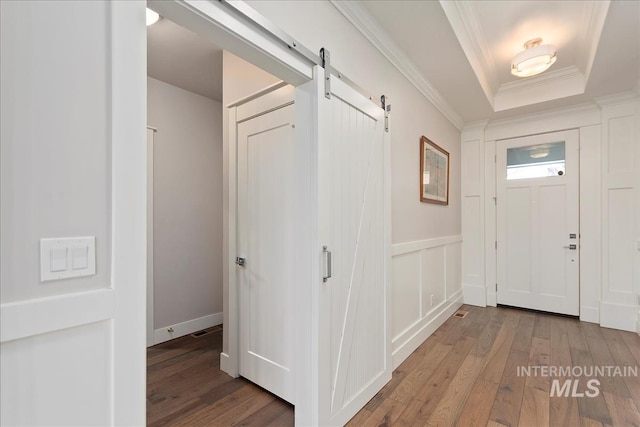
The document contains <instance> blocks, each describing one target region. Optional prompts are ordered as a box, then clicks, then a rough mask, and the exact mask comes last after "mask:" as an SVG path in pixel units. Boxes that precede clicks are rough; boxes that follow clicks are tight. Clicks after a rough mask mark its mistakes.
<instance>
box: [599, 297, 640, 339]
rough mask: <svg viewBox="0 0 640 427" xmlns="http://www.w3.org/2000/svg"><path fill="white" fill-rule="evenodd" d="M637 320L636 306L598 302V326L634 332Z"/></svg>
mask: <svg viewBox="0 0 640 427" xmlns="http://www.w3.org/2000/svg"><path fill="white" fill-rule="evenodd" d="M637 322H638V306H637V305H625V304H615V303H610V302H602V303H600V326H603V327H605V328H613V329H621V330H623V331H629V332H636V331H637Z"/></svg>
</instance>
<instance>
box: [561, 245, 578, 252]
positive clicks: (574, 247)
mask: <svg viewBox="0 0 640 427" xmlns="http://www.w3.org/2000/svg"><path fill="white" fill-rule="evenodd" d="M563 248H565V249H571V250H573V251H575V250H576V249H578V245H569V246H563Z"/></svg>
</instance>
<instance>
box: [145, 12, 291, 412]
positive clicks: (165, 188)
mask: <svg viewBox="0 0 640 427" xmlns="http://www.w3.org/2000/svg"><path fill="white" fill-rule="evenodd" d="M147 33H148V39H147V44H148V52H147V55H148V57H147V64H148V67H147V73H148V86H147V89H148V91H147V92H148V124H149V127H150V130H149V133H148V226H149V230H148V267H149V268H148V280H149V283H148V334H147V337H148V346H151V347H150V348H149V350H148V364H149V370H150V372H149V381H148V399H147V403H148V417H149V420H150V422H152V423H153V422H161V421H162V420H164V421H168V420H171V421H172V422H177V421H179V420H187V419H190V418H189V417H197V416H198V415H197V414H198V413H200V415H202V416H205V417H206V416H209V415H211V413H213V412H211V413H209V412H208V410H207V409H203V408H189V407H188V406H189V405H188V402H186V401H185V402H183V400H185V399H186V400H187V401H188V400H189V399H194V397H195V396H194V395H193V393H189V392H186V390H185V391H184V392H183V393H180V392H177V391H176V389H175V387H174V386H175V385H176V382H177V384H178V387H177V388H178V389H180V387H181V386H180V384H182V385H184V387H187V384H190V387H192V388H194V389H196V390H200V391H202V395H201V396H200V397H199V399H201V400H206V399H208V397H206V396H208V395H210V394H212V393H213V394H216V393H218V392H219V391H220V390H223V389H224V390H226V392H228V393H232V392H233V391H234V390H231V389H234V388H237V389H238V390H240V389H241V390H240V391H239V392H242V393H248V394H254V397H255V396H261V395H260V393H262V392H261V391H260V390H261V389H260V388H259V387H255V386H253V385H251V384H249V383H248V382H247V381H246V380H244V379H232V378H231V377H229V376H227V374H226V373H224V372H222V371H221V370H220V369H219V367H220V357H221V354H224V353H223V348H222V342H223V334H225V333H228V332H227V330H225V326H226V325H222V323H223V318H224V310H223V307H224V306H225V303H224V298H225V295H224V290H223V281H224V278H223V276H224V274H223V270H224V260H225V256H224V251H225V246H224V238H223V235H224V232H223V229H224V222H223V215H224V214H225V209H224V197H225V194H224V193H225V191H224V188H225V187H226V185H227V183H226V182H225V176H224V173H223V170H224V168H225V164H226V159H225V155H226V154H227V153H226V152H225V150H227V149H228V150H233V151H236V149H237V148H236V145H235V141H234V143H233V145H231V144H230V145H229V147H225V141H231V139H233V138H234V137H233V136H231V137H230V136H229V135H236V133H237V132H236V123H235V121H234V123H233V126H232V128H231V127H230V122H229V111H230V108H227V107H226V106H227V105H229V104H233V105H234V107H233V108H232V110H233V112H234V118H235V117H236V111H238V115H237V116H238V124H237V129H238V130H240V131H241V132H244V130H245V129H247V130H248V131H249V132H248V134H247V133H245V142H247V141H249V143H248V144H245V151H244V152H243V156H244V157H243V158H244V159H245V162H244V163H242V164H247V161H248V160H249V159H254V160H255V157H256V155H258V157H259V158H258V159H257V160H258V161H257V162H254V163H255V164H254V165H253V166H252V168H251V171H248V170H246V171H245V174H246V175H247V176H248V177H249V178H250V179H253V178H254V172H256V168H257V169H258V170H257V172H258V173H262V174H264V173H267V174H269V173H270V172H271V175H273V173H279V174H280V176H279V181H278V182H274V181H273V179H274V177H273V176H270V177H267V178H268V179H258V181H257V182H253V181H252V184H251V185H249V186H247V185H246V180H245V181H243V182H245V186H244V187H240V188H244V191H245V193H249V192H251V191H252V189H254V188H258V187H257V185H258V184H260V193H259V194H250V195H248V196H251V197H250V198H249V199H248V200H255V199H257V198H258V197H262V199H263V200H265V197H266V196H268V195H269V194H271V196H270V197H268V199H271V200H273V197H272V196H277V195H278V194H283V193H282V190H283V188H285V187H286V184H287V183H288V182H292V181H293V180H291V179H289V178H290V177H286V176H282V174H283V171H286V166H287V165H286V163H285V162H284V159H286V156H285V155H286V152H287V150H288V149H290V147H288V146H287V145H286V144H289V145H290V144H291V142H292V141H293V126H292V125H293V111H294V110H293V109H294V105H293V93H294V91H293V87H292V86H288V85H286V84H285V83H284V82H282V81H281V80H280V79H278V78H277V77H275V76H273V75H271V74H269V73H267V72H266V71H264V70H262V69H260V68H258V67H256V66H255V65H253V64H251V63H249V62H247V61H244V60H243V59H241V58H239V57H237V56H235V55H233V54H232V53H230V52H228V51H224V50H223V49H222V47H220V46H218V45H216V44H215V43H214V42H212V41H211V40H210V39H209V38H206V37H203V36H201V35H199V34H197V33H194V32H192V31H190V30H189V29H187V28H185V27H183V26H181V25H179V24H177V23H175V22H173V21H171V20H170V19H168V18H167V17H163V18H162V19H160V20H159V21H158V22H157V23H155V24H153V25H151V26H149V27H147ZM225 76H226V78H225ZM278 89H281V90H280V91H278ZM282 89H285V90H286V91H287V92H288V93H287V94H286V96H287V97H288V100H287V101H286V102H285V104H283V105H280V104H278V105H270V106H266V107H265V106H264V105H263V104H261V103H262V102H264V100H265V99H266V98H268V97H269V95H270V94H271V93H272V92H274V93H275V94H276V96H280V95H281V94H282ZM289 98H290V99H289ZM251 101H253V103H252V102H251ZM247 108H251V117H247V116H246V114H245V111H247ZM256 108H257V109H256ZM243 114H244V116H242V115H243ZM282 114H285V115H286V119H287V120H288V122H290V123H289V126H288V128H285V127H282V126H281V127H278V129H276V130H275V135H274V137H271V138H270V136H271V135H272V133H273V132H271V130H272V129H271V127H270V126H268V125H267V127H266V128H264V123H267V122H268V120H272V119H273V117H272V116H274V115H282ZM275 119H276V120H278V119H281V117H276V118H275ZM265 120H267V121H265ZM256 126H258V127H261V126H262V128H261V130H257V131H256V129H254V128H255V127H256ZM263 128H264V129H263ZM256 134H257V136H258V137H259V138H258V139H259V141H256V138H253V136H256ZM283 136H286V137H287V138H283ZM229 138H231V139H229ZM283 141H284V143H285V145H284V146H283V145H282V143H283ZM256 142H257V144H256ZM254 146H256V147H255V149H254ZM247 148H248V150H247ZM278 148H280V150H279V151H280V153H279V155H278V156H276V157H266V158H265V154H269V153H273V152H274V150H276V151H277V150H278ZM256 149H257V150H258V151H259V152H258V153H257V154H256ZM261 154H262V156H261V157H260V155H261ZM249 164H251V163H249ZM234 168H235V167H234ZM265 168H267V169H270V170H265ZM249 172H251V173H249ZM262 178H264V176H263V177H262ZM276 178H278V177H276ZM270 182H271V183H272V185H271V188H268V186H267V184H269V183H270ZM276 190H278V191H276ZM254 196H255V197H254ZM245 199H246V197H245ZM270 206H271V207H272V208H273V209H275V211H274V212H272V215H271V216H272V217H274V216H275V214H276V213H277V210H278V209H279V208H282V203H280V204H277V203H276V204H273V203H263V204H262V205H261V212H262V214H263V215H264V214H265V209H267V208H269V207H270ZM234 211H235V208H234ZM284 218H285V219H286V217H284ZM250 219H251V218H247V220H250ZM254 222H255V221H254ZM241 225H243V224H238V231H242V230H243V229H244V227H242V226H241ZM266 231H267V232H268V231H269V230H266ZM263 234H265V233H263ZM266 237H268V233H267V235H266V236H262V237H261V238H260V239H259V242H264V240H265V238H266ZM272 243H273V242H272ZM263 244H264V243H263ZM262 252H264V251H262ZM257 258H258V257H257V256H253V257H249V259H250V260H251V261H250V264H249V265H248V266H247V270H251V271H255V269H254V262H255V261H256V260H257ZM270 265H275V264H274V263H270ZM263 270H264V268H263ZM263 273H264V271H263ZM262 275H263V274H261V276H262ZM251 277H252V276H249V278H247V281H249V282H251V280H250V279H251ZM269 283H271V284H273V283H282V281H281V280H270V281H268V283H266V284H269ZM264 288H265V282H264V280H263V281H262V282H261V283H260V287H259V288H258V290H259V291H261V292H263V290H264ZM272 291H274V290H273V289H272ZM246 294H247V292H245V293H244V294H242V293H241V295H240V297H241V298H240V300H239V301H240V305H239V308H240V318H241V319H243V322H241V324H240V326H241V330H240V337H239V338H240V347H241V348H243V347H247V345H246V344H247V343H251V344H253V346H252V347H251V351H249V350H247V349H245V352H244V353H246V354H248V355H249V356H251V355H252V354H257V355H259V357H255V359H256V360H257V361H258V362H260V361H263V360H266V359H267V356H270V355H272V353H273V352H274V351H278V350H279V349H281V353H282V351H286V354H280V355H279V356H280V357H279V358H277V357H276V359H277V361H278V362H280V363H273V364H271V365H272V366H281V365H283V363H282V359H283V358H284V359H286V360H288V363H287V365H288V369H287V370H285V372H280V373H277V372H276V373H274V372H270V366H269V365H267V366H262V367H260V366H258V367H256V366H255V362H256V360H246V361H243V358H240V364H239V366H238V368H239V369H238V373H239V374H240V375H241V376H243V377H246V378H248V379H250V380H251V381H252V382H254V383H256V384H259V385H262V386H263V387H266V388H267V389H268V390H269V391H272V392H274V393H275V394H276V395H278V396H280V397H283V398H285V399H286V400H288V401H289V402H291V401H292V400H293V378H292V376H291V374H290V371H291V369H290V368H291V365H292V359H293V356H292V354H290V353H292V349H293V346H292V345H286V344H287V343H286V342H285V343H284V344H285V345H283V341H284V340H288V344H292V343H291V342H290V341H291V340H292V339H293V336H292V331H291V325H292V324H293V320H292V319H290V318H284V317H283V313H285V312H286V310H285V309H284V308H283V306H282V302H281V303H280V305H278V304H271V305H263V304H257V302H260V300H261V299H264V298H258V299H256V298H255V297H253V296H252V295H246ZM271 294H272V295H280V297H283V296H286V295H290V292H280V293H277V292H271ZM278 299H282V298H278ZM245 304H247V305H249V304H251V310H247V309H246V307H245ZM288 306H291V304H288ZM260 307H265V308H270V309H271V311H270V313H269V312H267V311H265V309H262V310H259V308H260ZM285 308H286V307H285ZM256 311H257V312H258V315H253V314H254V313H255V312H256ZM290 311H292V310H290ZM243 313H244V314H243ZM250 314H251V315H250ZM265 316H266V317H268V319H265ZM265 320H266V321H265ZM278 321H280V322H278ZM251 324H253V328H248V327H249V326H250V325H251ZM261 325H266V326H267V328H266V329H260V330H259V328H260V326H261ZM274 333H275V334H276V335H277V336H275V337H274V336H268V334H269V335H273V334H274ZM195 334H200V335H201V336H200V335H199V336H198V338H199V339H200V342H199V343H198V344H195V343H194V341H193V339H194V338H196V337H194V335H195ZM251 340H253V341H251ZM263 343H266V345H267V347H269V348H267V349H265V350H261V351H259V350H257V349H256V346H258V347H260V346H262V347H264V345H265V344H263ZM194 349H198V352H200V351H202V352H205V353H206V354H207V355H208V356H207V358H208V359H209V363H208V364H207V366H201V364H202V363H203V360H202V359H199V358H193V357H191V356H189V355H190V354H191V352H192V351H193V350H194ZM176 359H180V361H181V362H180V363H178V364H177V365H174V364H173V362H175V361H176ZM158 360H160V362H158ZM223 363H224V362H223ZM271 370H272V369H271ZM287 373H289V375H288V376H287V375H286V374H287ZM167 376H168V378H173V380H172V381H171V382H167V381H166V379H168V378H166V377H167ZM265 376H266V377H268V381H266V382H265V379H264V377H265ZM285 377H286V378H287V380H286V381H283V380H282V378H285ZM283 382H286V383H287V384H288V387H287V388H286V390H281V387H280V384H282V383H283ZM279 387H280V388H279ZM225 395H226V394H225V393H223V394H222V395H221V396H220V397H221V398H222V397H224V396H225ZM269 396H271V397H270V399H271V400H273V399H275V400H274V401H273V402H272V403H270V404H269V405H270V406H273V407H277V408H278V410H281V409H282V408H287V407H289V412H292V411H291V409H292V407H290V406H288V405H286V404H284V403H283V402H280V403H277V400H278V398H277V397H274V396H272V395H270V394H269ZM169 397H171V399H169ZM260 399H262V398H259V399H258V400H260ZM269 405H268V406H269ZM283 405H284V406H283ZM256 409H258V407H256ZM175 411H177V412H178V414H174V412H175ZM206 414H209V415H206ZM218 415H219V414H218ZM291 415H292V414H291ZM185 417H186V418H185ZM283 417H285V418H286V415H283ZM218 421H219V420H218ZM216 422H217V421H216Z"/></svg>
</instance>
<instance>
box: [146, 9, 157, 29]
mask: <svg viewBox="0 0 640 427" xmlns="http://www.w3.org/2000/svg"><path fill="white" fill-rule="evenodd" d="M159 19H160V15H158V12H155V11H153V10H151V9H149V8H147V27H148V26H149V25H153V24H155V23H156V22H158V20H159Z"/></svg>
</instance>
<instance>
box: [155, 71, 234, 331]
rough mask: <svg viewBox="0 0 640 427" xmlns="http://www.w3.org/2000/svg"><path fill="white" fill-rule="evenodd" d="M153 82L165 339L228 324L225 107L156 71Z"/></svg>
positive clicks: (158, 286) (160, 317) (159, 294)
mask: <svg viewBox="0 0 640 427" xmlns="http://www.w3.org/2000/svg"><path fill="white" fill-rule="evenodd" d="M147 87H148V92H147V99H148V107H147V108H148V110H147V114H148V123H149V126H153V127H155V128H157V129H158V131H157V132H156V134H155V138H154V177H153V178H154V191H153V196H154V230H153V231H154V233H153V234H154V236H153V237H154V247H153V250H154V270H153V276H154V323H155V326H154V329H155V330H156V333H155V334H154V335H155V342H156V343H158V342H161V341H165V340H167V339H171V338H175V337H178V336H180V335H184V334H188V333H191V332H195V331H196V330H199V329H202V328H206V327H210V326H214V325H217V324H220V323H222V106H221V103H220V102H218V101H214V100H212V99H209V98H206V97H204V96H201V95H197V94H195V93H192V92H189V91H186V90H184V89H181V88H178V87H175V86H172V85H170V84H167V83H165V82H162V81H160V80H156V79H153V78H150V77H149V78H148V85H147ZM169 326H172V327H173V329H174V331H175V332H174V333H173V334H170V333H168V332H167V331H166V329H167V328H168V327H169Z"/></svg>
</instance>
